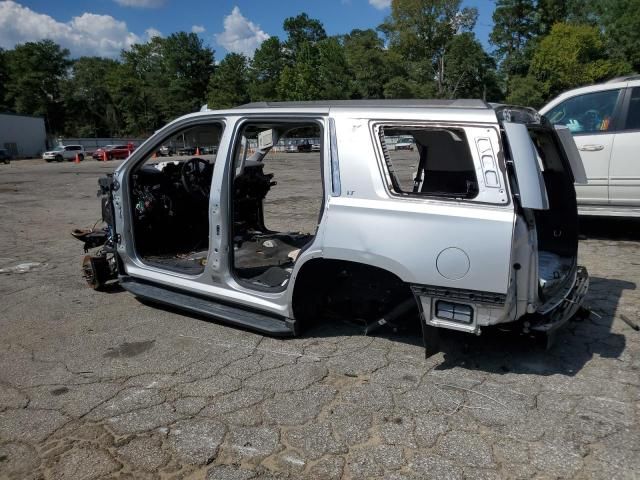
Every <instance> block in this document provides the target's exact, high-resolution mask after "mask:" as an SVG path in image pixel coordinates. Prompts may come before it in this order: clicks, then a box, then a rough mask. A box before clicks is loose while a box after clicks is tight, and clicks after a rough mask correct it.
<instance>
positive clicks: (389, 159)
mask: <svg viewBox="0 0 640 480" xmlns="http://www.w3.org/2000/svg"><path fill="white" fill-rule="evenodd" d="M380 140H381V142H382V143H383V145H384V146H385V148H384V151H385V162H386V164H387V168H388V174H389V180H390V183H391V185H390V188H391V190H392V191H394V192H395V193H401V194H414V195H428V196H441V197H454V198H474V197H475V196H477V194H478V180H477V179H476V173H475V166H474V163H473V157H472V156H471V151H470V150H469V144H468V142H467V137H466V135H465V132H464V130H462V129H443V128H425V127H383V128H381V129H380Z"/></svg>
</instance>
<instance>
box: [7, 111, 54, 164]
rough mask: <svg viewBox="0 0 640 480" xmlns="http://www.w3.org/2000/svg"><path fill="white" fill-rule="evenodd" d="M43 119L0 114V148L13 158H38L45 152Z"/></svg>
mask: <svg viewBox="0 0 640 480" xmlns="http://www.w3.org/2000/svg"><path fill="white" fill-rule="evenodd" d="M46 140H47V132H46V130H45V128H44V118H42V117H32V116H30V115H19V114H16V113H0V148H6V149H7V150H8V151H9V152H10V153H11V155H12V156H13V157H14V158H21V157H39V156H40V155H42V152H44V151H45V150H46Z"/></svg>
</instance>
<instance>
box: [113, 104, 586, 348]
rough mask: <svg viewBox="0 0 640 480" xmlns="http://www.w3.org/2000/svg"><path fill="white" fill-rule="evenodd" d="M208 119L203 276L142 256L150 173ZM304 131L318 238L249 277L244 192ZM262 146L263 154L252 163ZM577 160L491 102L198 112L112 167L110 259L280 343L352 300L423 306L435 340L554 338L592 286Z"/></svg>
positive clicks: (145, 284)
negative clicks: (317, 203)
mask: <svg viewBox="0 0 640 480" xmlns="http://www.w3.org/2000/svg"><path fill="white" fill-rule="evenodd" d="M212 122H213V123H215V125H216V128H218V130H219V132H220V133H219V139H218V140H219V145H218V148H217V156H216V158H215V164H214V165H213V166H212V167H211V172H210V190H208V192H207V193H208V198H206V201H204V202H206V207H203V208H206V217H207V219H208V232H207V233H208V235H207V245H206V251H205V252H204V254H203V255H204V260H203V261H202V262H201V263H202V266H201V268H199V269H198V270H197V272H195V273H194V271H192V270H184V271H181V270H180V269H176V268H165V267H163V265H162V264H157V263H154V262H152V261H150V260H149V258H146V257H145V256H144V255H141V254H140V248H138V247H137V246H136V235H140V233H136V232H138V231H139V229H138V230H137V227H136V221H137V220H136V215H138V213H137V211H136V208H138V207H137V205H139V204H140V201H139V199H138V198H137V197H136V194H135V192H136V191H137V188H138V187H137V183H139V181H140V180H139V179H140V177H141V176H143V175H142V173H143V171H144V167H141V165H142V164H143V163H144V162H145V159H146V158H148V155H149V154H150V153H151V152H154V151H155V150H157V148H158V147H159V145H161V144H163V142H167V138H168V137H170V136H171V135H172V134H174V133H175V132H180V131H183V130H184V129H185V128H195V127H198V128H199V126H202V125H208V124H211V123H212ZM298 127H299V128H302V129H305V132H308V131H309V130H310V129H314V131H317V132H319V136H320V138H321V149H320V152H319V162H320V169H321V172H322V178H321V182H322V185H321V191H322V193H321V196H322V198H321V207H320V212H319V217H318V220H317V228H316V229H315V231H313V232H312V234H309V235H308V236H306V237H304V238H302V239H300V238H299V237H296V238H297V241H298V243H297V244H296V245H295V247H296V249H295V252H294V254H293V256H292V255H291V252H293V250H291V251H290V252H289V254H290V255H289V257H290V258H291V259H292V261H291V262H289V263H286V268H280V266H278V267H277V268H278V269H279V270H282V271H278V270H274V268H275V267H269V268H268V269H267V270H268V272H267V270H264V271H261V272H260V275H258V276H257V277H249V276H246V275H244V274H243V273H239V271H240V269H239V267H238V258H239V257H238V255H239V254H238V252H239V251H240V249H242V248H244V247H245V246H246V245H247V242H249V243H250V242H251V241H254V238H253V237H251V238H249V237H247V236H246V235H248V234H247V233H246V232H247V230H246V229H244V230H242V231H240V230H238V229H239V228H240V227H239V226H238V225H240V224H241V223H242V222H244V223H246V222H247V219H246V218H243V219H240V220H239V219H238V218H237V217H238V212H241V213H242V212H245V211H246V205H247V203H246V202H245V203H242V204H241V203H240V200H239V195H240V194H239V193H238V191H239V188H240V187H239V186H242V188H243V189H244V188H245V187H244V186H245V184H248V185H250V187H249V191H251V188H257V187H253V185H257V184H258V183H255V182H257V180H251V178H254V179H255V178H257V177H256V176H255V175H254V174H256V172H257V173H258V174H260V175H262V173H261V172H262V168H263V165H262V164H263V163H264V162H266V161H267V160H265V158H267V159H268V158H270V157H269V156H268V155H269V152H270V151H271V150H272V149H273V145H275V142H276V141H277V138H279V137H280V138H284V137H283V136H285V135H287V134H288V132H290V131H291V130H292V129H295V128H298ZM254 134H255V138H257V139H258V140H257V142H258V143H256V145H257V146H256V147H255V148H254V149H253V150H251V152H255V153H250V154H247V153H244V157H243V156H242V155H243V154H242V153H241V152H242V151H243V150H242V148H245V146H246V145H249V144H250V142H251V141H253V138H254V137H252V135H254ZM267 134H268V136H267ZM407 135H411V136H413V138H414V139H415V140H414V141H415V146H416V149H415V151H414V150H404V151H402V152H398V153H394V152H393V151H391V152H390V151H389V149H388V148H387V145H386V140H385V139H389V138H391V137H393V136H402V137H403V138H406V136H407ZM272 137H273V138H272ZM265 138H267V140H265ZM260 142H263V143H264V145H263V144H261V143H260ZM269 142H273V143H269ZM285 148H286V147H283V151H284V149H285ZM572 148H573V149H575V145H572V144H571V142H567V138H566V136H564V135H563V134H562V132H560V133H558V132H557V130H556V129H554V128H553V127H552V126H551V125H550V124H549V123H548V122H546V119H545V118H544V117H541V116H539V115H537V114H536V113H535V112H533V111H531V110H529V109H523V108H517V107H492V106H490V105H488V104H486V103H484V102H482V101H357V102H356V101H354V102H351V101H348V102H338V101H336V102H302V103H276V104H249V105H246V106H242V107H239V108H236V109H231V110H225V111H204V112H199V113H194V114H190V115H187V116H185V117H182V118H179V119H177V120H175V121H174V122H172V123H170V124H169V125H167V126H166V127H164V128H163V129H162V130H160V131H158V132H157V133H156V134H155V135H154V136H152V137H151V138H150V139H149V140H147V141H146V142H145V143H144V144H142V145H141V146H140V147H139V148H138V149H137V150H136V151H135V152H134V153H133V154H132V155H131V157H130V158H129V159H128V160H127V161H126V162H124V163H123V164H122V165H121V166H119V167H118V168H117V169H116V171H115V173H114V174H113V176H112V177H111V181H110V182H111V183H110V185H111V186H110V187H109V188H106V189H103V193H105V195H108V196H109V205H110V213H109V214H108V215H107V216H108V217H109V218H108V223H109V226H108V232H109V235H111V236H110V237H109V238H110V240H109V245H110V247H109V248H107V249H105V250H106V252H102V254H106V255H112V256H113V257H114V258H115V259H116V260H115V261H114V262H112V265H113V271H112V276H117V277H118V278H119V280H120V282H121V284H122V285H123V287H124V288H126V289H128V290H130V291H132V292H133V293H134V294H136V295H137V296H139V297H144V298H148V299H151V300H154V301H158V302H161V303H167V304H171V305H176V306H178V307H182V308H185V309H187V310H191V311H195V312H198V313H201V314H206V315H210V316H212V317H215V318H218V319H221V320H223V321H226V322H229V323H232V324H235V325H239V326H243V327H248V328H252V329H257V330H261V331H264V332H267V333H270V334H274V335H289V334H297V333H299V332H300V331H301V323H302V320H303V318H302V317H304V316H305V315H306V314H312V313H313V311H315V312H316V313H317V312H326V310H323V308H325V307H324V305H325V303H326V301H327V299H328V300H329V301H330V303H331V302H332V305H334V306H335V305H337V304H339V303H340V301H342V303H345V302H346V303H349V305H351V308H355V309H356V310H357V309H358V308H361V307H354V306H353V305H354V304H355V303H357V302H356V300H359V301H361V302H364V303H367V302H376V301H378V302H379V303H380V305H377V306H376V307H375V308H374V309H373V311H366V312H365V310H366V308H364V307H362V308H361V309H360V310H357V314H362V315H363V316H365V315H370V316H371V317H372V318H373V319H379V318H384V317H385V315H384V314H385V312H386V313H388V312H390V311H394V309H395V313H394V315H395V314H396V313H397V314H398V315H400V313H399V312H400V311H402V312H401V313H402V314H404V313H406V312H407V311H408V310H409V309H410V307H411V305H414V306H416V307H417V311H418V312H419V316H420V319H421V324H422V327H423V332H424V336H425V341H428V340H429V338H430V337H434V336H437V332H438V329H441V328H447V329H454V330H459V331H464V332H469V333H474V334H478V333H480V331H481V329H482V328H484V327H487V326H491V325H497V324H502V325H506V324H518V325H520V326H521V328H523V329H525V330H527V331H528V330H536V329H538V330H540V331H544V332H547V333H549V332H553V331H555V330H556V329H557V328H558V327H559V326H561V325H562V324H563V323H564V322H566V321H567V320H568V319H569V318H570V317H571V316H572V315H574V314H575V313H576V310H577V309H578V308H579V306H580V304H581V302H582V299H583V298H584V295H585V294H586V290H587V286H588V275H587V273H586V270H585V269H584V268H582V267H579V266H578V265H577V248H578V241H577V207H576V201H575V190H574V187H573V183H574V180H576V181H579V180H580V178H579V177H580V172H579V167H580V165H572V162H575V158H579V156H577V155H575V152H574V151H573V150H572ZM246 150H249V149H248V148H245V151H246ZM405 152H406V153H405ZM458 152H460V153H458ZM405 154H406V155H408V154H411V155H415V157H411V158H415V159H416V164H415V165H410V166H408V167H407V165H409V161H410V160H411V159H410V158H408V157H398V155H405ZM249 155H250V156H249ZM307 155H308V154H307ZM462 156H464V157H465V159H464V161H462V160H458V157H462ZM156 167H157V166H156ZM158 168H160V167H158ZM250 172H253V174H252V175H253V177H251V178H249V179H247V178H246V177H247V175H249V173H250ZM183 173H184V172H183ZM176 175H177V174H176ZM403 176H404V177H403ZM183 177H184V175H183ZM153 178H155V177H153ZM249 180H251V182H254V183H251V182H250V181H249ZM207 181H209V178H208V177H207ZM260 181H261V182H262V183H260V185H263V186H265V187H264V189H265V190H266V191H267V194H268V191H269V189H270V188H273V186H274V185H275V182H274V181H272V180H271V178H270V177H269V178H268V179H265V178H263V177H260ZM247 182H249V183H247ZM265 182H266V183H265ZM403 182H404V183H403ZM245 190H246V189H244V190H242V192H243V194H242V195H244V196H243V201H245V200H246V201H249V205H255V209H256V212H257V214H256V215H257V217H258V218H259V217H260V215H262V210H261V208H262V207H261V205H262V203H261V202H262V201H263V200H264V196H262V197H260V196H256V197H255V198H254V197H252V196H251V195H252V194H251V193H249V194H247V193H246V192H245ZM263 193H264V192H263ZM247 195H248V196H247ZM265 195H266V194H265ZM245 197H246V198H245ZM241 207H242V208H241ZM252 218H253V217H252ZM254 223H255V222H254ZM262 223H264V222H262ZM257 225H258V226H257V227H256V226H255V225H254V226H253V227H252V230H250V233H251V234H252V235H254V237H255V230H256V229H257V230H261V228H260V225H261V223H260V221H258V222H257ZM262 230H263V231H261V232H259V233H260V235H261V236H260V241H261V242H263V243H264V242H265V240H264V239H265V238H269V239H272V240H273V241H272V243H274V242H275V243H277V242H284V243H283V244H287V242H289V244H293V243H291V242H293V240H291V238H292V235H291V232H288V233H286V235H285V234H284V233H283V232H274V231H269V230H268V229H265V228H264V225H262ZM238 232H240V233H238ZM113 235H116V236H113ZM242 235H245V236H244V237H241V236H242ZM287 235H288V236H287ZM239 239H240V240H239ZM294 240H295V239H294ZM138 244H141V241H140V240H139V241H138ZM279 245H280V243H279ZM292 248H293V247H292ZM283 265H284V264H283ZM267 273H268V275H267ZM276 274H277V275H276ZM274 275H275V276H276V277H277V278H278V283H277V284H269V283H268V282H267V281H266V280H265V278H267V277H269V278H272V277H274ZM256 278H258V280H255V279H256ZM366 278H369V279H371V278H375V279H377V280H375V281H374V280H365V279H366ZM332 279H340V280H339V281H337V280H332ZM265 282H266V283H265ZM331 284H333V285H339V288H338V287H336V286H331ZM374 284H375V285H374ZM345 285H348V286H345ZM390 285H391V286H390ZM360 287H362V288H360ZM347 290H348V291H349V292H350V293H349V295H348V298H347V299H346V300H345V295H346V294H345V293H344V292H345V291H347ZM366 291H369V293H368V294H367V293H366ZM311 292H316V293H317V295H316V294H312V293H311ZM314 295H315V296H314ZM321 297H322V298H321ZM381 298H385V301H384V302H382V300H380V299H381ZM347 300H348V302H347ZM409 300H411V301H409ZM323 302H325V303H323ZM309 305H311V306H312V307H309ZM398 305H405V306H406V308H404V307H403V308H399V307H398ZM352 312H353V310H352ZM363 312H365V313H363ZM354 314H356V313H354ZM387 317H388V315H387Z"/></svg>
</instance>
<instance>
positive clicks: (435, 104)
mask: <svg viewBox="0 0 640 480" xmlns="http://www.w3.org/2000/svg"><path fill="white" fill-rule="evenodd" d="M300 107H318V108H320V107H325V108H331V107H346V108H349V107H351V108H358V107H360V108H394V107H395V108H472V109H488V108H491V107H490V106H489V105H488V104H487V103H486V102H485V101H484V100H478V99H461V98H459V99H453V100H445V99H414V98H412V99H399V100H395V99H394V100H392V99H380V100H373V99H371V100H369V99H367V100H318V101H306V102H253V103H247V104H245V105H239V106H237V107H234V108H244V109H247V108H300Z"/></svg>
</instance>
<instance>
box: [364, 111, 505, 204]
mask: <svg viewBox="0 0 640 480" xmlns="http://www.w3.org/2000/svg"><path fill="white" fill-rule="evenodd" d="M369 127H370V128H369V130H370V135H371V140H372V142H373V144H374V145H375V147H374V151H375V153H376V157H377V163H378V169H379V173H380V175H381V181H382V183H383V186H384V189H385V191H386V192H387V194H388V195H389V197H390V198H395V199H402V200H413V201H416V200H420V201H425V202H444V203H455V204H465V205H469V206H471V205H483V206H491V207H497V208H504V207H509V208H513V201H512V199H511V188H510V185H509V179H508V173H507V171H506V165H505V158H504V146H503V144H502V134H501V131H500V127H499V126H498V125H497V124H494V123H484V122H483V123H466V122H456V121H452V122H446V123H443V122H442V121H438V122H429V121H420V120H415V119H410V120H404V121H403V120H397V119H393V120H380V119H377V120H372V121H370V122H369ZM381 128H395V129H397V130H400V129H403V128H405V129H411V128H426V129H443V130H452V129H460V130H463V131H464V133H465V137H466V142H467V148H468V149H469V152H470V154H471V161H472V162H473V168H474V172H475V177H476V182H477V185H478V188H479V193H477V194H476V195H475V196H474V197H473V198H462V197H456V196H454V195H428V194H421V193H413V192H405V193H402V192H400V193H398V192H396V191H395V190H394V189H393V188H392V185H393V184H392V181H391V175H390V172H389V170H388V166H387V163H386V159H385V155H384V151H383V148H382V144H381V141H380V137H379V130H380V129H381ZM468 129H476V130H479V129H483V130H487V131H492V132H493V133H494V134H495V135H496V139H495V141H496V142H497V143H496V144H495V145H492V146H493V148H494V151H493V155H494V160H495V163H496V166H497V169H498V175H499V177H500V180H501V182H502V185H501V186H500V193H499V194H497V195H492V196H493V197H494V198H490V196H488V195H487V188H486V186H485V180H484V179H480V178H479V175H481V172H482V166H481V164H480V158H479V152H478V151H477V150H474V149H475V148H476V145H475V144H476V140H477V138H478V137H476V136H475V135H470V134H469V131H468ZM488 135H489V136H490V134H488ZM483 136H484V135H483ZM494 190H496V191H497V189H494ZM496 193H497V192H496Z"/></svg>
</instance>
